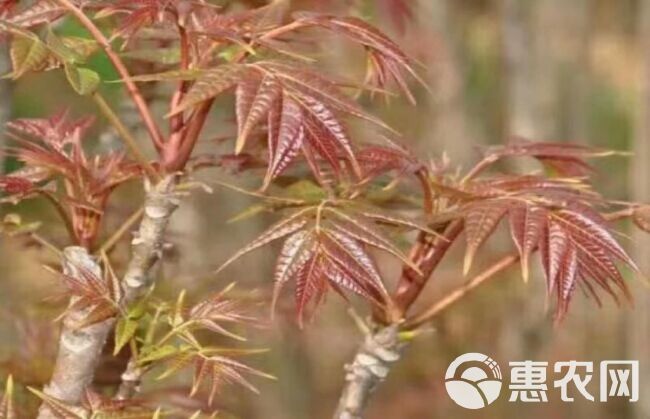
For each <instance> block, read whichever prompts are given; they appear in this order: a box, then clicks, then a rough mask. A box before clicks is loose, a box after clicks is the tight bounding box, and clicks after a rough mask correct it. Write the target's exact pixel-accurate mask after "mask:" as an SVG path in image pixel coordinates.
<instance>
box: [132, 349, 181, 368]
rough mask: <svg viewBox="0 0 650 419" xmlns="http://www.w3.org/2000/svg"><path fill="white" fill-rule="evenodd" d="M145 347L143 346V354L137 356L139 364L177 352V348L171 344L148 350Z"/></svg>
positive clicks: (167, 356)
mask: <svg viewBox="0 0 650 419" xmlns="http://www.w3.org/2000/svg"><path fill="white" fill-rule="evenodd" d="M146 349H147V348H144V350H143V355H142V356H141V357H140V358H138V362H139V363H140V364H146V363H150V362H155V361H160V360H161V359H165V358H169V357H170V356H172V355H175V354H176V353H178V348H177V347H175V346H173V345H163V346H160V347H157V348H151V349H150V350H148V351H147V350H146Z"/></svg>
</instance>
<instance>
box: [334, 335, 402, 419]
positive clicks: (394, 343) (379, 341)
mask: <svg viewBox="0 0 650 419" xmlns="http://www.w3.org/2000/svg"><path fill="white" fill-rule="evenodd" d="M398 334H399V330H398V327H397V325H391V326H387V327H384V328H381V329H378V330H377V331H374V332H372V333H370V334H368V335H367V336H366V338H365V340H364V342H363V344H362V345H361V346H360V347H359V349H358V350H357V352H356V354H355V356H354V359H353V360H352V362H351V363H350V364H348V365H346V366H345V370H346V375H345V386H344V388H343V391H342V393H341V398H340V399H339V403H338V407H337V409H336V413H335V414H334V419H361V418H362V417H363V416H362V414H363V410H364V409H365V407H366V405H367V404H368V400H369V398H370V396H371V395H372V394H373V392H374V391H375V390H376V389H377V387H378V386H379V384H381V382H383V381H384V380H385V379H386V377H387V376H388V373H389V372H390V370H391V368H392V366H393V364H394V363H396V362H397V361H399V360H400V358H401V351H402V349H403V347H404V343H403V342H401V341H400V340H399V335H398Z"/></svg>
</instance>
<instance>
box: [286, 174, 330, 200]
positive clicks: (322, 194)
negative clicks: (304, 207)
mask: <svg viewBox="0 0 650 419" xmlns="http://www.w3.org/2000/svg"><path fill="white" fill-rule="evenodd" d="M284 195H285V196H287V197H289V198H295V199H300V200H302V201H305V202H306V203H317V202H321V201H323V200H324V199H327V192H326V191H325V189H323V188H321V187H320V186H318V185H317V184H316V183H314V182H312V181H311V180H308V179H302V180H299V181H297V182H295V183H292V184H291V185H289V186H288V187H287V188H286V189H285V190H284Z"/></svg>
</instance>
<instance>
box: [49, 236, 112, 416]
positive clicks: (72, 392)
mask: <svg viewBox="0 0 650 419" xmlns="http://www.w3.org/2000/svg"><path fill="white" fill-rule="evenodd" d="M62 264H63V273H64V274H65V275H68V276H71V277H75V278H78V279H79V280H83V273H82V270H83V271H88V272H89V273H92V274H93V275H95V276H98V277H101V276H102V269H101V268H100V266H99V264H98V263H97V261H96V260H95V258H93V257H92V256H91V255H89V254H88V251H87V250H86V249H85V248H83V247H77V246H71V247H67V248H65V249H64V251H63V260H62ZM75 298H76V297H73V298H72V302H74V301H75ZM90 309H92V307H91V308H86V309H83V310H70V311H69V312H68V313H67V314H66V316H65V318H64V319H63V327H62V330H61V336H60V338H59V352H58V355H57V358H56V363H55V367H54V373H53V374H52V379H51V380H50V384H49V385H47V386H46V387H45V389H44V393H45V394H47V395H49V396H52V397H54V398H56V399H58V400H61V401H64V402H66V403H68V404H71V405H77V404H79V402H80V400H81V398H82V396H83V393H84V391H85V389H86V387H88V386H89V385H90V384H91V383H92V380H93V376H94V371H95V368H96V367H97V363H98V362H99V358H100V355H101V352H102V348H103V347H104V343H105V342H106V338H107V336H108V333H109V331H110V330H111V328H112V326H113V322H114V321H113V319H109V320H106V321H103V322H101V323H97V324H94V325H91V326H88V327H84V328H81V329H79V328H77V325H78V324H79V323H80V322H82V321H83V320H84V319H85V318H86V316H87V315H88V312H89V310H90ZM38 418H39V419H56V418H57V416H56V415H55V414H54V413H53V412H51V411H50V409H49V408H48V407H47V406H46V405H45V404H43V405H41V408H40V410H39V415H38Z"/></svg>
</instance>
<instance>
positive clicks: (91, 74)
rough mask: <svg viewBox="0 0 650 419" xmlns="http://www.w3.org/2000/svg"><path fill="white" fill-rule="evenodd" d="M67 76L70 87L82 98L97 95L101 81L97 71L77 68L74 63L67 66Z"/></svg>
mask: <svg viewBox="0 0 650 419" xmlns="http://www.w3.org/2000/svg"><path fill="white" fill-rule="evenodd" d="M65 75H66V77H67V79H68V82H69V83H70V86H72V88H73V89H74V90H75V92H77V93H78V94H80V95H81V96H88V95H91V94H93V93H95V92H96V91H97V88H98V87H99V83H100V81H101V79H100V78H99V74H97V73H96V72H95V71H93V70H90V69H88V68H83V67H77V66H75V65H74V64H72V63H66V64H65Z"/></svg>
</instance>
